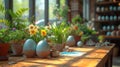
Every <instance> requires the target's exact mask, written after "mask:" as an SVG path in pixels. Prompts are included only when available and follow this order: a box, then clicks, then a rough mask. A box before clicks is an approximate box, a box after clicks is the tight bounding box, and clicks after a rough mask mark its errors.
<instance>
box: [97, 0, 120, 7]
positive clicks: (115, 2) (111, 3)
mask: <svg viewBox="0 0 120 67" xmlns="http://www.w3.org/2000/svg"><path fill="white" fill-rule="evenodd" d="M119 3H120V1H112V0H108V1H105V0H102V1H96V5H97V6H101V5H103V6H107V5H119Z"/></svg>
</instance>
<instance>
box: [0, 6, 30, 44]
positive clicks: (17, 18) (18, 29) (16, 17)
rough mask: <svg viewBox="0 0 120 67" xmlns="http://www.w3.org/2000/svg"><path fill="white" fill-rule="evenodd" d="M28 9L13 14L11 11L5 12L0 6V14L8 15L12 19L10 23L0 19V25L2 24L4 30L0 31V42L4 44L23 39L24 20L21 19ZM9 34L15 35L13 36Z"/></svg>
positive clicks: (24, 35) (24, 34)
mask: <svg viewBox="0 0 120 67" xmlns="http://www.w3.org/2000/svg"><path fill="white" fill-rule="evenodd" d="M27 10H28V8H21V9H19V10H17V11H16V12H13V11H12V10H5V8H4V6H3V5H2V4H0V13H1V14H9V15H10V16H11V17H12V21H13V22H10V20H7V19H5V18H4V16H3V17H2V18H0V24H4V25H5V26H6V28H5V29H4V28H1V29H0V42H2V43H6V42H9V41H11V40H15V39H16V40H20V38H21V39H24V38H25V37H26V33H25V27H26V23H25V22H26V21H27V20H26V19H25V18H22V16H23V15H24V13H25V11H27ZM11 34H14V35H17V36H13V35H11Z"/></svg>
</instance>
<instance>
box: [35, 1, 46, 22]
mask: <svg viewBox="0 0 120 67" xmlns="http://www.w3.org/2000/svg"><path fill="white" fill-rule="evenodd" d="M44 12H45V0H36V5H35V17H36V21H44Z"/></svg>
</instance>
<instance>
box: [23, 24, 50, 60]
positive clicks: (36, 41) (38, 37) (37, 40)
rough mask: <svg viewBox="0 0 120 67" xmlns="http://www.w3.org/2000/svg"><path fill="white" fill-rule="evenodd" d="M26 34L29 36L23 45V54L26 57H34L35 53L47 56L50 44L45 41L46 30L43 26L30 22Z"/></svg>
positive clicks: (39, 55) (41, 56)
mask: <svg viewBox="0 0 120 67" xmlns="http://www.w3.org/2000/svg"><path fill="white" fill-rule="evenodd" d="M28 35H29V37H28V39H27V40H26V41H25V44H24V46H23V53H24V55H26V56H27V57H34V56H35V55H37V56H38V57H40V58H44V57H47V56H48V55H49V54H50V46H49V45H48V43H47V30H46V29H45V27H38V26H37V25H34V24H30V25H29V28H28ZM30 43H32V44H30Z"/></svg>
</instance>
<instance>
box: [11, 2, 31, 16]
mask: <svg viewBox="0 0 120 67" xmlns="http://www.w3.org/2000/svg"><path fill="white" fill-rule="evenodd" d="M20 8H29V0H13V11H14V12H16V11H17V10H19V9H20ZM28 16H29V10H28V11H26V12H25V13H24V15H23V18H28Z"/></svg>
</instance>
